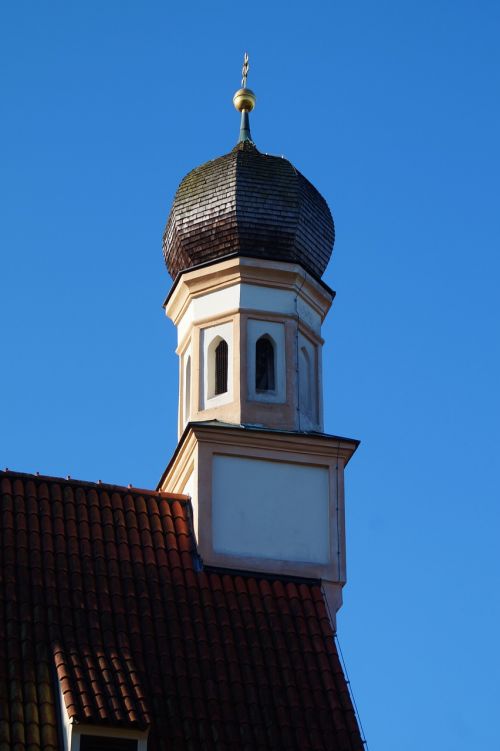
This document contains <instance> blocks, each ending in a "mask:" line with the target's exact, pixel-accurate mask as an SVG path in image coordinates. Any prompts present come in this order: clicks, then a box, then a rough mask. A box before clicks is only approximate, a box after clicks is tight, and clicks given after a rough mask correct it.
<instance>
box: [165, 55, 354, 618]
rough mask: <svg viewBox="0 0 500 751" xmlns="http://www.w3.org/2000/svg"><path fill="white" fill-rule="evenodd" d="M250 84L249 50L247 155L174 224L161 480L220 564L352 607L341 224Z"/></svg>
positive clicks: (205, 171) (202, 174)
mask: <svg viewBox="0 0 500 751" xmlns="http://www.w3.org/2000/svg"><path fill="white" fill-rule="evenodd" d="M247 75H248V56H247V55H245V59H244V65H243V80H242V87H241V88H240V89H239V90H238V91H237V92H236V94H235V95H234V97H233V102H234V105H235V107H236V109H237V110H238V111H239V112H240V113H241V125H240V134H239V139H238V142H237V144H236V146H235V147H234V148H233V149H232V150H231V151H230V152H229V153H228V154H226V155H224V156H221V157H219V158H218V159H214V160H212V161H210V162H207V163H206V164H203V165H202V166H200V167H198V168H196V169H194V170H193V171H192V172H190V173H189V174H188V175H187V176H186V177H185V178H184V179H183V180H182V182H181V184H180V186H179V188H178V190H177V193H176V195H175V198H174V203H173V206H172V209H171V212H170V215H169V218H168V221H167V226H166V229H165V234H164V240H163V250H164V256H165V261H166V264H167V268H168V270H169V273H170V275H171V276H172V278H173V279H174V284H173V287H172V289H171V291H170V293H169V295H168V297H167V299H166V301H165V311H166V313H167V315H168V317H169V318H170V319H171V320H172V321H173V323H174V324H175V326H176V328H177V334H178V345H177V354H178V356H179V374H180V377H179V419H178V433H179V444H178V446H177V449H176V451H175V453H174V456H173V458H172V460H171V462H170V463H169V465H168V467H167V469H166V470H165V473H164V475H163V477H162V479H161V481H160V484H159V487H160V488H161V489H163V490H166V491H168V492H182V493H188V494H189V495H190V496H191V498H192V503H193V512H194V524H195V532H196V535H197V541H198V549H199V553H200V555H201V557H202V560H203V563H204V565H208V566H217V567H220V568H232V569H239V570H247V571H255V572H258V571H265V572H267V573H269V572H271V573H276V574H280V575H283V574H285V575H286V574H290V575H294V576H304V577H311V578H319V579H321V580H322V582H323V585H324V588H325V592H326V594H327V596H328V598H329V601H330V604H331V610H332V612H336V610H337V609H338V607H340V604H341V588H342V586H343V584H344V583H345V545H344V540H345V534H344V490H343V479H344V467H345V465H346V464H347V462H348V461H349V459H350V458H351V456H352V454H353V453H354V451H355V450H356V448H357V445H358V442H357V441H354V440H350V439H346V438H341V437H338V436H333V435H329V434H327V433H325V432H324V424H323V380H322V345H323V339H322V337H321V325H322V323H323V320H324V318H325V316H326V314H327V313H328V310H329V309H330V306H331V304H332V302H333V299H334V295H335V293H334V292H333V290H331V289H330V288H329V287H328V286H327V285H326V284H325V283H324V282H323V281H322V280H321V276H322V274H323V272H324V270H325V268H326V265H327V263H328V261H329V259H330V256H331V253H332V249H333V243H334V238H335V231H334V224H333V219H332V216H331V213H330V209H329V208H328V205H327V203H326V201H325V200H324V198H323V197H322V196H321V195H320V193H319V192H318V191H317V190H316V188H314V186H313V185H311V183H310V182H309V181H308V180H307V179H306V178H305V177H304V176H303V175H301V173H300V172H298V171H297V170H296V169H295V168H294V167H293V165H292V164H291V163H290V162H289V161H287V160H286V159H283V158H281V157H275V156H270V155H267V154H263V153H261V152H259V151H258V150H257V148H256V146H255V144H254V142H253V140H252V137H251V133H250V122H249V113H250V112H251V110H252V109H253V108H254V106H255V101H256V97H255V94H254V93H253V92H252V91H251V90H250V89H248V88H247V85H246V84H247Z"/></svg>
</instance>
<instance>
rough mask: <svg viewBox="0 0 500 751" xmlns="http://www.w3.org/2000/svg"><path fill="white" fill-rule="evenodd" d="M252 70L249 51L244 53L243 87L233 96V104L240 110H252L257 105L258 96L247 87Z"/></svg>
mask: <svg viewBox="0 0 500 751" xmlns="http://www.w3.org/2000/svg"><path fill="white" fill-rule="evenodd" d="M249 70H250V63H249V62H248V52H245V54H244V55H243V68H242V69H241V89H238V91H237V92H236V94H235V95H234V96H233V104H234V106H235V107H236V109H237V110H238V112H251V111H252V110H253V108H254V107H255V100H256V96H255V94H254V93H253V91H252V90H251V89H247V76H248V71H249Z"/></svg>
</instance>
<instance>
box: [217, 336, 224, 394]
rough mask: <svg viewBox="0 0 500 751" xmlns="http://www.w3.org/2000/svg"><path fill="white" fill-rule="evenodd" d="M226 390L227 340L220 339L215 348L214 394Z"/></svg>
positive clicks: (222, 392)
mask: <svg viewBox="0 0 500 751" xmlns="http://www.w3.org/2000/svg"><path fill="white" fill-rule="evenodd" d="M226 391H227V342H225V341H224V339H221V340H220V342H219V343H218V345H217V346H216V348H215V394H216V395H217V394H225V392H226Z"/></svg>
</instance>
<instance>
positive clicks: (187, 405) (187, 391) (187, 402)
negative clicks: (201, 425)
mask: <svg viewBox="0 0 500 751" xmlns="http://www.w3.org/2000/svg"><path fill="white" fill-rule="evenodd" d="M190 412H191V357H188V359H187V362H186V377H185V379H184V422H187V421H188V420H189V416H190Z"/></svg>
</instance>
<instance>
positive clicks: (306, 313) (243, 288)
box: [177, 284, 321, 344]
mask: <svg viewBox="0 0 500 751" xmlns="http://www.w3.org/2000/svg"><path fill="white" fill-rule="evenodd" d="M237 308H247V309H250V310H258V311H261V312H263V313H265V312H268V313H277V314H278V315H279V314H284V315H290V316H296V315H297V313H298V315H299V318H300V319H301V320H302V321H304V322H305V323H306V324H307V325H308V326H309V327H310V328H311V329H312V331H314V332H315V333H316V334H318V336H319V335H320V334H321V317H320V316H319V315H318V313H316V311H315V310H313V308H311V307H310V306H309V305H308V304H307V303H306V302H305V301H304V300H302V299H301V298H300V297H298V296H297V295H296V293H295V292H293V291H292V290H284V289H275V288H273V287H263V286H259V285H256V284H234V285H232V286H231V287H226V288H225V289H221V290H217V291H216V292H210V293H209V294H207V295H201V296H200V297H195V298H193V299H192V300H191V302H190V303H189V305H188V306H187V308H186V310H185V312H184V315H183V316H182V318H181V320H180V321H179V323H178V325H177V341H178V343H179V344H180V343H181V342H183V341H184V338H185V337H186V336H187V335H188V333H189V329H190V328H191V326H192V325H193V324H194V323H196V321H202V320H205V319H206V318H210V317H214V318H216V317H217V316H221V315H224V314H225V313H226V312H227V311H230V310H235V309H237Z"/></svg>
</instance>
